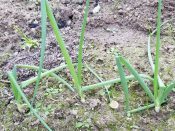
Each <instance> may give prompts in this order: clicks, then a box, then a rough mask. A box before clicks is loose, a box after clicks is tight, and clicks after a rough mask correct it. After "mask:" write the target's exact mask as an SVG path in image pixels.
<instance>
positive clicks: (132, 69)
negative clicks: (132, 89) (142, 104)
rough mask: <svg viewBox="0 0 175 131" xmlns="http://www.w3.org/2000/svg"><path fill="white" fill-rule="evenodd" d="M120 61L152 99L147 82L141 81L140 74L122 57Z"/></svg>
mask: <svg viewBox="0 0 175 131" xmlns="http://www.w3.org/2000/svg"><path fill="white" fill-rule="evenodd" d="M120 60H121V62H122V63H123V64H124V65H125V66H126V68H127V69H128V70H129V71H130V72H131V73H132V74H133V75H134V77H135V78H136V79H137V80H138V82H139V83H140V85H141V87H142V88H143V89H144V90H145V92H146V93H147V95H148V96H149V98H151V99H152V100H153V101H154V96H153V94H152V92H151V90H150V89H149V87H148V86H147V84H146V83H145V82H144V81H143V79H142V78H141V76H140V75H139V74H138V72H137V71H136V70H135V69H134V68H133V67H132V66H131V65H130V63H129V62H127V61H126V60H125V59H124V58H123V57H120Z"/></svg>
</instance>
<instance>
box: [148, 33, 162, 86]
mask: <svg viewBox="0 0 175 131" xmlns="http://www.w3.org/2000/svg"><path fill="white" fill-rule="evenodd" d="M151 36H152V35H149V38H148V60H149V63H150V65H151V68H152V71H153V72H154V71H155V70H154V69H155V68H154V66H155V65H154V64H153V58H152V56H151V45H150V43H151ZM158 83H159V87H160V88H164V87H165V84H164V83H163V81H162V80H161V78H160V76H159V75H158Z"/></svg>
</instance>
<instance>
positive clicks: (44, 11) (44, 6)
mask: <svg viewBox="0 0 175 131" xmlns="http://www.w3.org/2000/svg"><path fill="white" fill-rule="evenodd" d="M88 10H89V0H86V9H85V15H84V19H83V24H82V30H81V35H80V43H79V51H78V63H72V60H71V57H70V56H69V53H68V50H67V49H66V46H65V43H64V41H63V38H62V36H61V33H60V30H59V28H58V26H57V22H56V20H55V18H54V15H53V12H52V9H51V7H50V6H49V3H48V0H41V15H42V18H41V27H42V35H41V39H42V43H41V54H40V63H39V67H37V66H31V65H15V66H14V68H13V70H12V71H10V72H8V76H9V80H10V82H11V87H12V91H13V94H14V97H15V100H16V101H17V103H18V104H22V102H23V101H24V102H25V103H26V104H27V105H28V107H29V108H30V110H31V112H32V113H33V114H34V115H35V116H36V117H37V118H38V119H39V120H40V122H41V123H42V124H43V126H44V127H45V128H46V129H48V130H49V131H51V130H52V129H51V128H50V127H49V126H48V125H47V124H46V123H45V121H44V120H43V119H42V117H40V116H39V115H38V114H37V112H36V111H35V109H34V103H35V98H36V95H37V91H38V88H39V83H40V80H41V79H42V78H43V77H54V78H55V79H56V80H58V81H60V82H62V83H63V84H64V85H65V86H66V87H68V88H69V89H70V90H71V91H76V92H77V93H78V94H79V96H80V98H81V100H82V101H84V95H83V93H84V92H85V91H90V90H94V89H99V88H105V89H106V91H107V93H108V97H109V100H110V99H111V98H110V95H109V92H108V89H107V87H106V86H107V85H112V84H114V83H121V84H122V87H123V90H124V95H125V106H126V108H125V110H126V112H127V113H128V114H130V113H133V112H137V111H141V110H144V109H148V108H151V107H154V106H155V109H156V111H159V109H160V106H161V104H162V103H163V102H164V101H166V98H167V96H168V94H169V93H170V92H171V90H172V88H173V87H175V82H173V83H171V84H169V85H166V86H165V85H164V84H163V82H162V80H161V79H160V77H159V75H158V73H159V49H160V27H161V26H160V24H161V19H160V18H161V0H159V6H158V19H157V30H155V31H153V32H152V33H151V34H150V36H149V40H148V56H149V61H150V64H151V67H152V69H153V72H154V79H153V78H151V77H150V76H148V75H144V74H139V73H138V72H137V71H136V70H135V69H134V68H133V67H132V66H131V64H130V63H129V62H128V61H127V60H125V59H124V57H122V56H121V55H118V54H116V63H117V67H118V69H119V70H118V71H119V75H120V78H115V79H112V80H107V81H103V80H102V79H101V78H100V77H99V76H98V75H97V73H95V71H94V70H93V69H92V68H90V66H88V65H87V64H83V60H82V59H83V44H84V34H85V29H86V24H87V16H88ZM47 18H48V19H49V22H50V24H51V27H52V28H53V32H54V34H55V37H56V40H57V42H58V45H59V47H60V49H61V53H62V55H63V57H64V60H65V62H66V64H65V65H61V66H58V67H56V68H53V69H51V70H46V69H43V61H44V53H45V48H46V27H47V26H46V25H47V24H46V22H47ZM164 24H165V23H164ZM156 31H157V42H156V58H155V65H154V64H153V60H152V56H151V52H150V39H151V36H152V35H153V34H154V33H155V32H156ZM122 64H124V65H125V66H126V68H127V69H128V70H129V71H130V72H131V74H132V75H129V76H125V73H124V69H123V66H122ZM18 68H26V69H32V70H35V71H38V76H35V77H32V78H30V79H28V80H26V81H22V82H20V83H19V82H18V81H17V69H18ZM64 68H68V69H69V71H70V74H71V77H72V80H73V83H74V85H73V86H72V85H71V84H69V83H68V82H67V81H65V80H64V78H61V77H60V76H59V75H57V74H56V73H58V72H59V71H61V70H63V69H64ZM83 68H87V69H88V70H89V71H90V72H91V73H92V74H93V75H94V76H95V77H97V79H99V81H100V82H99V83H96V84H92V85H88V86H82V77H83V75H82V69H83ZM76 69H77V72H76ZM145 79H147V80H150V81H151V82H153V83H154V92H152V91H151V89H150V88H149V87H148V86H147V84H146V83H145ZM129 80H138V82H139V83H140V85H141V87H142V88H143V89H144V91H145V92H146V94H147V95H148V96H149V98H150V99H151V100H152V101H153V102H154V103H152V104H150V105H147V106H143V107H139V108H138V109H134V110H130V105H129V89H128V85H127V82H128V81H129ZM34 82H36V86H35V88H34V94H33V98H32V100H31V101H32V102H31V103H30V102H29V100H28V99H27V97H26V95H25V94H24V93H23V91H22V90H23V89H24V88H26V87H27V86H28V85H30V84H32V83H34ZM22 100H23V101H22Z"/></svg>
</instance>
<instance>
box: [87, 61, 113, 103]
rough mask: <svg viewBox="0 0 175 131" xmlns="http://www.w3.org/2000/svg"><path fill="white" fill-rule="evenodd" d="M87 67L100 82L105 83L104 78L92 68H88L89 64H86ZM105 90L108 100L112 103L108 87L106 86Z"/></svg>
mask: <svg viewBox="0 0 175 131" xmlns="http://www.w3.org/2000/svg"><path fill="white" fill-rule="evenodd" d="M85 67H86V68H87V69H88V70H89V71H90V72H91V73H92V74H93V75H94V76H95V77H97V79H98V80H99V81H100V82H103V80H102V78H101V77H100V76H99V75H98V74H97V73H96V72H95V71H94V70H93V69H92V68H91V67H90V66H88V65H87V64H85ZM104 88H105V90H106V93H107V95H108V99H109V102H111V97H110V94H109V90H108V88H107V87H106V86H104Z"/></svg>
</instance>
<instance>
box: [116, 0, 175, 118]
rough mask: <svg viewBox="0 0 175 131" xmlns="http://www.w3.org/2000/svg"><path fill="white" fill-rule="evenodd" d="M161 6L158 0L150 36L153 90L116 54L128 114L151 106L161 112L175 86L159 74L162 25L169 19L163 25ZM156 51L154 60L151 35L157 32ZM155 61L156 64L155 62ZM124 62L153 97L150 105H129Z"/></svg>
mask: <svg viewBox="0 0 175 131" xmlns="http://www.w3.org/2000/svg"><path fill="white" fill-rule="evenodd" d="M161 6H162V1H161V0H159V1H158V15H157V29H156V30H154V31H153V32H152V33H151V34H150V36H149V38H148V59H149V62H150V65H151V68H152V70H153V73H154V78H153V86H154V89H153V92H152V91H151V89H150V88H149V87H148V85H147V84H146V83H145V82H144V80H143V79H142V78H141V76H140V75H139V74H138V72H137V71H136V70H135V69H134V68H133V67H132V66H131V65H130V63H129V62H128V61H127V60H125V59H124V57H122V56H121V55H118V54H116V64H117V67H118V70H119V74H120V78H121V84H122V86H123V91H124V94H125V103H126V104H125V107H126V112H127V114H128V115H130V113H134V112H138V111H141V110H145V109H148V108H151V107H155V111H156V112H159V111H160V107H161V105H162V103H164V102H165V101H166V98H167V96H168V95H169V93H170V92H171V91H172V89H173V88H174V87H175V82H171V84H168V85H165V84H164V83H163V81H162V80H161V78H160V76H159V58H160V47H161V39H160V33H161V26H163V25H164V24H166V23H167V22H169V21H166V22H164V23H163V24H162V25H161ZM156 32H157V34H156V53H155V62H153V58H152V56H151V49H150V42H151V36H152V35H154V33H156ZM154 63H155V64H154ZM122 64H123V65H124V66H125V67H126V68H127V69H128V70H129V71H130V72H131V73H132V74H133V75H134V77H135V78H136V80H138V82H139V84H140V85H141V87H142V88H143V89H144V91H145V93H146V94H147V95H148V97H149V98H150V99H151V101H152V102H153V103H152V104H150V105H145V106H143V107H139V108H137V109H133V110H130V107H129V92H128V85H127V82H128V81H127V80H126V76H125V73H124V69H123V67H122Z"/></svg>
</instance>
